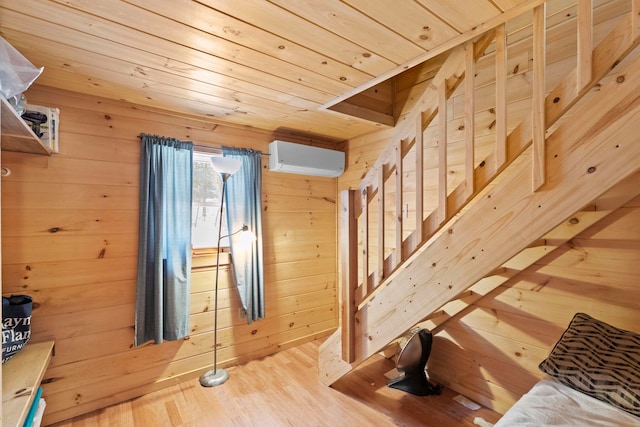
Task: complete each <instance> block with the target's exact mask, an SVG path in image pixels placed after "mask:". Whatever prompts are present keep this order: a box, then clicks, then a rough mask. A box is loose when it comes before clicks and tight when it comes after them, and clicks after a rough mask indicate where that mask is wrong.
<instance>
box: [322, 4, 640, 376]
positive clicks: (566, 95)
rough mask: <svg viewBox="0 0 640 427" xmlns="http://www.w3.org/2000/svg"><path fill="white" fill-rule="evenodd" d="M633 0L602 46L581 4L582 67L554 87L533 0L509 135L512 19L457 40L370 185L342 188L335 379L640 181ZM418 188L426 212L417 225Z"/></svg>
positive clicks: (331, 367) (639, 70)
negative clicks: (491, 109) (453, 145)
mask: <svg viewBox="0 0 640 427" xmlns="http://www.w3.org/2000/svg"><path fill="white" fill-rule="evenodd" d="M630 4H631V6H630V11H629V13H628V14H627V15H625V17H624V18H623V19H622V20H621V21H620V22H619V24H618V25H617V26H616V27H615V28H614V29H613V30H612V31H611V32H610V33H609V34H608V35H607V36H606V37H604V39H603V40H602V41H601V42H600V43H599V44H598V45H597V46H596V47H595V48H593V47H592V40H593V38H594V37H593V22H592V13H593V12H592V11H593V3H592V1H591V0H579V1H578V2H577V20H576V21H577V25H576V28H577V33H578V36H577V40H578V42H577V49H576V58H577V60H576V67H575V68H574V69H573V71H571V72H570V73H569V74H568V75H567V76H566V77H565V78H564V79H563V80H562V81H561V82H560V83H559V84H558V85H557V86H556V87H555V88H554V89H553V90H551V91H550V92H548V93H546V90H545V80H546V79H545V72H546V69H545V57H546V51H545V49H546V47H545V38H546V31H547V25H546V22H545V17H546V13H545V7H546V4H545V3H543V4H541V5H539V6H537V7H536V8H535V9H534V10H533V14H532V22H531V33H532V36H531V39H532V48H531V51H532V54H533V57H532V61H533V62H532V63H533V66H532V90H531V109H530V113H529V114H527V115H526V118H525V119H524V120H523V121H522V122H521V123H520V124H519V125H517V126H515V127H514V128H513V129H512V130H511V132H509V133H508V131H507V126H508V121H507V117H508V114H511V113H510V112H509V111H508V108H507V107H508V104H507V99H508V96H507V72H506V64H507V60H508V58H507V37H506V25H504V24H503V25H501V26H499V27H497V28H495V29H492V30H491V31H489V32H488V33H486V34H484V35H482V36H480V37H478V38H477V39H476V40H475V41H474V42H469V43H467V44H466V45H464V46H459V47H457V48H455V49H453V50H452V51H451V53H450V54H449V57H448V59H447V60H446V61H445V63H444V65H443V67H442V68H441V69H440V71H439V72H438V74H437V75H436V77H435V78H434V79H433V80H432V82H431V84H430V85H429V86H428V87H427V88H426V90H425V91H424V93H423V94H422V96H421V97H420V98H419V99H418V100H417V102H416V103H415V105H414V106H413V108H412V110H411V112H410V113H409V114H407V115H406V116H405V117H404V119H403V120H402V121H401V122H400V123H399V124H398V125H397V126H396V130H395V132H394V136H393V138H392V140H391V141H390V143H389V144H388V145H387V147H386V148H385V150H384V151H383V153H382V154H381V155H380V157H379V158H378V160H377V162H376V163H375V165H374V166H373V167H372V169H371V170H370V171H369V173H368V174H367V175H366V176H365V178H364V180H363V181H362V183H361V184H360V186H359V187H358V189H357V190H345V191H343V192H342V193H341V230H340V232H341V236H340V241H341V247H340V259H341V262H340V287H341V295H342V301H341V307H342V310H341V327H340V329H339V330H338V331H336V332H335V333H334V334H333V335H332V336H331V337H330V338H329V339H328V340H327V341H326V342H325V343H324V344H323V345H322V347H321V349H320V378H321V380H322V381H323V382H325V383H326V384H332V383H333V382H335V381H336V380H338V379H339V378H340V377H342V376H343V375H344V374H346V373H348V372H349V371H350V370H351V369H353V368H354V367H355V366H357V365H358V364H359V363H361V362H362V361H364V360H366V359H367V358H368V357H370V356H371V355H373V354H375V353H376V352H379V351H380V350H381V349H383V348H384V347H385V346H386V345H387V344H388V343H390V342H392V341H393V340H395V339H396V338H397V337H398V336H400V335H402V334H404V333H405V332H406V331H407V330H409V329H410V328H412V327H414V326H415V325H417V324H419V323H420V322H425V323H423V325H424V326H426V327H428V328H429V329H431V330H437V329H438V327H439V326H440V325H442V323H443V322H444V321H446V320H447V319H448V318H450V317H451V316H453V315H455V314H456V313H457V312H459V311H460V310H462V309H464V308H465V307H466V306H468V305H469V304H470V303H472V302H473V301H474V300H475V299H477V298H479V297H481V296H482V295H484V294H486V293H487V292H489V291H490V290H492V289H494V288H495V287H497V286H499V285H500V284H501V283H504V281H506V280H507V279H508V278H509V277H512V276H513V275H514V274H516V272H517V271H518V270H519V269H521V268H524V267H526V264H527V263H528V262H534V260H535V259H537V258H536V257H538V258H539V257H540V256H542V255H544V254H546V253H548V252H549V251H550V250H551V249H552V248H553V247H557V246H558V245H560V244H562V243H563V242H566V241H567V240H569V239H571V238H572V237H573V236H575V235H576V234H577V233H578V232H580V231H581V230H583V229H584V228H585V227H586V226H588V225H589V224H590V223H593V222H594V221H596V220H598V219H599V218H601V217H602V216H603V215H606V214H607V213H608V212H611V211H612V210H615V209H616V208H617V207H618V206H621V205H622V204H624V203H625V202H626V201H627V200H630V199H631V198H633V197H634V196H635V195H636V194H638V193H639V192H640V185H638V184H639V183H640V181H639V180H640V173H638V172H639V171H640V136H637V135H635V134H637V132H636V131H635V129H637V126H638V124H640V58H638V55H637V52H635V51H634V49H635V48H636V46H637V45H638V43H639V33H640V0H632V1H630ZM488 49H490V50H491V55H492V56H493V57H494V58H495V61H494V64H495V65H494V68H495V76H496V80H495V83H496V86H495V104H494V105H495V126H494V127H495V146H494V150H493V153H492V154H490V155H489V156H488V157H487V158H485V159H484V160H482V161H480V162H478V161H477V160H476V158H475V146H476V135H475V129H476V126H475V119H476V116H477V111H476V107H475V105H476V103H477V102H478V101H479V100H478V99H477V98H476V95H475V75H476V64H477V61H478V60H479V58H481V57H482V55H483V54H485V52H486V51H487V50H488ZM630 53H633V54H632V55H629V54H630ZM625 58H626V60H625ZM612 70H613V71H612ZM458 88H460V89H463V90H464V106H463V108H464V130H465V139H464V146H465V150H464V152H465V154H464V156H465V160H464V164H465V172H464V181H463V182H462V183H461V184H460V185H458V186H457V187H456V188H455V189H452V190H451V191H449V190H448V188H450V187H451V185H449V183H448V179H449V176H448V173H449V171H448V168H447V165H448V162H447V155H448V149H447V146H448V144H447V136H448V132H447V125H448V124H449V121H448V117H449V115H450V111H448V108H450V104H451V102H450V98H451V96H452V94H454V93H455V92H456V90H458ZM585 118H588V119H587V120H585ZM432 123H437V124H438V126H437V129H438V131H437V137H436V138H437V147H438V148H437V152H438V155H437V157H438V159H437V163H438V167H437V170H438V173H437V189H438V190H437V200H438V204H437V207H435V209H432V210H429V211H427V210H426V209H425V206H426V201H425V197H424V194H425V181H426V180H427V178H428V177H427V176H425V170H426V165H427V164H428V163H429V162H430V160H431V159H426V158H425V156H424V148H425V144H427V143H428V142H429V141H427V140H426V138H425V135H430V134H431V133H433V132H429V130H428V128H429V126H430V125H431V124H432ZM409 193H411V197H408V196H407V195H408V194H409ZM405 199H406V200H411V201H412V208H413V209H412V211H413V212H415V213H414V214H413V221H411V222H409V220H408V219H407V211H408V210H409V209H408V206H407V204H406V203H405V202H404V200H405ZM389 210H391V211H392V212H393V214H392V215H390V214H389V213H388V211H389ZM514 266H517V267H514Z"/></svg>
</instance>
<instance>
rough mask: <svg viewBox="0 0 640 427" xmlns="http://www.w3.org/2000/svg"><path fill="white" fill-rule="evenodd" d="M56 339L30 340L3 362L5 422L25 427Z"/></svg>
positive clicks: (3, 408)
mask: <svg viewBox="0 0 640 427" xmlns="http://www.w3.org/2000/svg"><path fill="white" fill-rule="evenodd" d="M53 345H54V341H44V342H38V343H32V342H29V343H28V344H27V345H26V346H25V347H24V348H23V349H22V350H20V351H19V352H18V353H17V354H16V355H15V356H13V357H12V358H11V359H9V360H7V361H6V362H5V363H4V364H3V365H2V425H3V426H21V425H23V424H24V420H25V418H26V417H27V413H28V412H29V408H31V405H32V404H33V400H34V397H35V395H36V391H37V390H38V387H40V383H41V382H42V378H43V377H44V373H45V371H46V370H47V367H48V366H49V362H50V361H51V356H52V355H53Z"/></svg>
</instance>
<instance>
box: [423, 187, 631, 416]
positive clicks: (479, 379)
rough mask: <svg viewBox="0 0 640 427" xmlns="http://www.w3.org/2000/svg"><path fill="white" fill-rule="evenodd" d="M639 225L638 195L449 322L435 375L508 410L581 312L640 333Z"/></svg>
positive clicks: (436, 350)
mask: <svg viewBox="0 0 640 427" xmlns="http://www.w3.org/2000/svg"><path fill="white" fill-rule="evenodd" d="M639 225H640V198H636V199H634V200H633V201H631V202H629V203H628V204H627V205H625V206H624V207H622V208H620V209H618V210H617V211H615V212H614V213H613V214H611V215H609V216H608V217H606V218H605V219H603V220H602V221H600V222H599V223H597V224H596V225H594V226H592V227H591V228H589V229H587V230H586V231H585V232H583V233H582V234H580V235H578V236H577V237H576V238H574V239H573V240H571V241H569V242H568V243H567V244H566V245H564V246H562V247H560V248H559V249H557V250H556V251H554V252H552V253H551V254H549V255H548V256H546V257H545V258H543V259H541V260H540V261H539V262H538V263H536V264H534V265H533V266H531V267H530V268H528V269H526V270H524V271H523V272H522V273H520V274H518V275H517V276H516V277H514V278H513V279H511V280H509V281H508V282H507V283H505V284H504V285H503V286H500V287H499V288H498V289H496V290H495V291H494V292H492V293H490V294H489V295H487V296H486V297H484V298H482V299H481V300H479V301H478V302H477V303H476V304H474V306H473V307H471V309H469V310H467V311H466V312H463V313H461V314H460V315H458V316H456V317H455V318H454V319H452V320H450V321H449V322H447V323H446V325H445V327H444V329H443V330H442V332H440V333H438V334H437V335H436V336H435V338H434V344H433V350H432V353H431V357H430V359H429V365H428V372H429V375H430V376H431V377H432V378H433V379H434V380H435V381H437V382H438V383H441V384H444V385H445V387H451V388H453V389H455V390H456V391H458V392H459V393H462V394H464V395H466V396H468V397H469V398H471V399H473V400H475V401H477V402H479V403H482V404H483V405H486V406H489V407H492V408H493V409H495V410H496V411H498V412H501V413H503V412H505V411H506V410H507V409H508V408H509V407H510V406H511V405H512V404H513V402H514V401H515V400H517V399H518V398H519V397H520V396H521V395H522V394H523V393H525V392H526V391H527V390H528V389H529V388H530V387H531V386H532V385H533V384H534V383H535V382H536V381H537V380H538V379H539V378H542V377H543V376H544V374H543V373H542V372H541V371H540V370H538V364H539V363H540V362H542V360H544V358H545V357H547V355H548V354H549V352H550V351H551V348H552V347H553V345H554V343H555V342H556V341H557V340H558V339H559V338H560V335H561V334H562V332H563V331H564V329H565V328H566V327H567V326H568V324H569V322H570V321H571V318H572V317H573V315H574V314H575V313H577V312H584V313H587V314H589V315H591V316H592V317H595V318H597V319H600V320H603V321H605V322H608V323H610V324H612V325H614V326H617V327H620V328H623V329H628V330H634V331H638V332H640V329H639V328H638V325H640V298H638V292H639V291H640V288H639V287H638V283H639V281H640V226H639Z"/></svg>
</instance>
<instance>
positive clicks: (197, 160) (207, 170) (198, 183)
mask: <svg viewBox="0 0 640 427" xmlns="http://www.w3.org/2000/svg"><path fill="white" fill-rule="evenodd" d="M217 155H219V154H212V153H204V152H194V153H193V208H192V209H193V212H192V222H191V246H192V248H193V249H215V248H217V246H218V221H219V218H218V217H219V216H220V201H221V199H222V178H221V177H220V175H219V174H218V173H217V172H216V171H215V170H213V166H212V165H211V160H210V159H211V156H217ZM226 229H227V218H226V215H222V234H223V235H225V234H227V233H226V231H225V230H226ZM220 246H221V247H228V246H229V239H228V238H224V239H222V241H221V242H220Z"/></svg>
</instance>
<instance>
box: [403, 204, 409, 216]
mask: <svg viewBox="0 0 640 427" xmlns="http://www.w3.org/2000/svg"><path fill="white" fill-rule="evenodd" d="M402 217H403V218H409V205H408V204H403V205H402Z"/></svg>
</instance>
